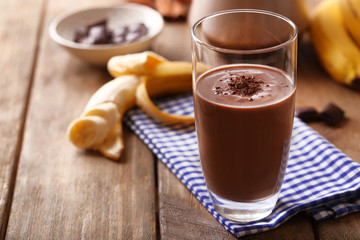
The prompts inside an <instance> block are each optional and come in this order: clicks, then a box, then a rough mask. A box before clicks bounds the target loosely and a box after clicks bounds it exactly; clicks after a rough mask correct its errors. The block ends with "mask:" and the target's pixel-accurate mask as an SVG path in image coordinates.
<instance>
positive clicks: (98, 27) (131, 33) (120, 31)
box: [74, 19, 148, 44]
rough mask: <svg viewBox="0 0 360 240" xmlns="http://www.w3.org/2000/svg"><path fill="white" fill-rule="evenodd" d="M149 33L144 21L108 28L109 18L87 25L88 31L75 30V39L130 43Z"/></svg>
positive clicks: (86, 41)
mask: <svg viewBox="0 0 360 240" xmlns="http://www.w3.org/2000/svg"><path fill="white" fill-rule="evenodd" d="M147 33H148V29H147V27H146V25H145V24H144V23H142V22H139V23H134V24H132V25H129V26H120V27H116V28H114V29H108V28H107V20H106V19H104V20H100V21H97V22H95V23H92V24H89V25H88V26H86V32H80V31H76V32H75V37H74V41H75V42H78V43H85V44H108V43H130V42H134V41H136V40H138V39H139V38H141V37H143V36H145V35H146V34H147Z"/></svg>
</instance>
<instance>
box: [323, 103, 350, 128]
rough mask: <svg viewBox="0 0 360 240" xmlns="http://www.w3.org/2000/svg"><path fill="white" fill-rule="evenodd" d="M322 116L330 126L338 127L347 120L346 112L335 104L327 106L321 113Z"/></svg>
mask: <svg viewBox="0 0 360 240" xmlns="http://www.w3.org/2000/svg"><path fill="white" fill-rule="evenodd" d="M320 116H321V118H322V119H323V120H324V121H325V123H326V124H328V125H329V126H336V125H338V124H339V123H340V122H341V121H343V120H344V119H345V116H344V111H343V110H342V109H341V108H339V107H338V106H336V105H335V104H334V103H329V104H328V105H326V107H325V108H324V109H323V110H322V111H321V112H320Z"/></svg>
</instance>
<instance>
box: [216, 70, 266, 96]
mask: <svg viewBox="0 0 360 240" xmlns="http://www.w3.org/2000/svg"><path fill="white" fill-rule="evenodd" d="M225 78H226V79H219V81H222V80H227V81H228V83H227V87H226V88H222V87H219V86H217V87H215V89H214V91H215V94H224V95H225V93H228V94H230V95H239V96H244V97H251V96H253V95H254V94H256V93H258V92H259V91H261V90H262V89H263V84H264V82H263V81H261V80H257V79H255V77H254V76H252V75H251V76H245V75H242V74H234V73H231V72H228V76H226V77H225ZM252 100H253V99H252V98H249V101H252Z"/></svg>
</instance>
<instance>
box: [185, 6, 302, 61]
mask: <svg viewBox="0 0 360 240" xmlns="http://www.w3.org/2000/svg"><path fill="white" fill-rule="evenodd" d="M228 13H255V14H263V15H268V16H272V17H275V18H278V19H281V20H283V21H284V22H286V23H288V24H289V25H290V26H291V27H292V28H293V29H294V33H293V34H292V36H291V37H290V38H288V39H287V40H286V41H284V42H282V43H280V44H277V45H275V46H271V47H266V48H259V49H228V48H222V47H216V46H214V45H211V44H209V43H205V42H204V41H202V40H200V39H199V38H198V37H197V36H196V34H195V30H196V28H197V27H198V26H199V25H200V24H201V23H203V22H204V21H205V20H206V19H210V18H214V17H217V16H220V15H224V14H228ZM297 35H298V28H297V26H296V24H295V23H294V22H293V21H291V20H290V19H289V18H287V17H285V16H283V15H281V14H278V13H275V12H271V11H266V10H259V9H230V10H224V11H219V12H214V13H211V14H209V15H206V16H204V17H202V18H200V19H199V20H197V21H196V22H195V23H194V25H193V26H192V27H191V37H192V39H193V41H194V42H196V43H198V44H200V45H203V46H206V47H207V48H209V49H211V50H213V51H217V52H223V53H233V54H254V53H265V52H272V51H275V50H278V49H281V48H284V47H286V46H288V45H290V44H291V43H292V42H294V41H295V40H296V39H297Z"/></svg>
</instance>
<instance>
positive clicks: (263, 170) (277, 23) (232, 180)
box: [192, 9, 297, 222]
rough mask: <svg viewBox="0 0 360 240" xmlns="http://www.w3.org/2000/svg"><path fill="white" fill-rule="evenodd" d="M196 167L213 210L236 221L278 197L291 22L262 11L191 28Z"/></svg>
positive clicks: (293, 37) (289, 92)
mask: <svg viewBox="0 0 360 240" xmlns="http://www.w3.org/2000/svg"><path fill="white" fill-rule="evenodd" d="M192 57H193V91H194V92H193V93H194V108H195V121H196V122H195V123H196V131H197V138H198V144H199V152H200V159H201V166H202V170H203V173H204V177H205V181H206V184H207V187H208V189H209V193H210V195H211V198H212V200H213V203H214V207H215V209H216V210H217V211H218V212H219V213H220V214H221V215H223V216H224V217H226V218H229V219H232V220H235V221H243V222H248V221H253V220H258V219H261V218H264V217H266V216H268V215H269V214H270V213H271V212H272V210H273V209H274V206H275V204H276V202H277V200H278V195H279V192H280V189H281V185H282V182H283V178H284V174H285V169H286V165H287V160H288V155H289V148H290V139H291V133H292V126H293V119H294V102H295V90H296V66H297V28H296V26H295V24H294V23H293V22H291V21H290V20H289V19H287V18H285V17H283V16H281V15H279V14H276V13H272V12H267V11H261V10H240V9H236V10H229V11H223V12H218V13H214V14H212V15H209V16H206V17H204V18H202V19H200V20H199V21H198V22H196V23H195V24H194V26H193V28H192Z"/></svg>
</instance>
